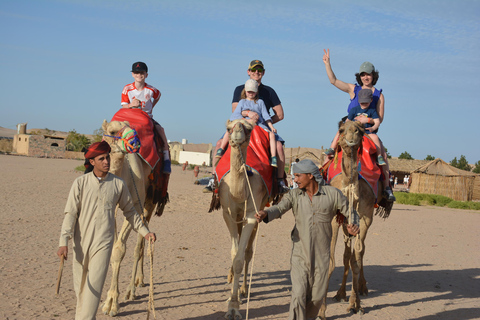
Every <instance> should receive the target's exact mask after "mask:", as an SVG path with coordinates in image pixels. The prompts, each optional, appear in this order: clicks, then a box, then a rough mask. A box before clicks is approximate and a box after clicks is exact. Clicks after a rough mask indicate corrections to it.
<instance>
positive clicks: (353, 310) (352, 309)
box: [347, 308, 357, 314]
mask: <svg viewBox="0 0 480 320" xmlns="http://www.w3.org/2000/svg"><path fill="white" fill-rule="evenodd" d="M347 311H348V313H350V314H357V310H355V308H348V309H347Z"/></svg>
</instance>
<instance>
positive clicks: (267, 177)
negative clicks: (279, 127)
mask: <svg viewBox="0 0 480 320" xmlns="http://www.w3.org/2000/svg"><path fill="white" fill-rule="evenodd" d="M230 151H231V148H230V146H229V147H228V148H227V150H226V151H225V154H224V155H223V157H222V158H221V159H220V161H219V162H218V164H217V167H216V168H215V174H216V175H217V181H218V182H219V183H220V181H221V180H222V179H223V177H224V176H225V175H226V174H227V173H228V172H229V171H230ZM245 162H246V163H247V166H248V167H250V168H251V169H252V170H255V171H256V172H257V173H258V174H259V175H260V176H261V177H262V179H263V183H264V184H265V187H266V188H267V190H268V195H269V196H271V195H272V187H273V177H272V175H273V168H272V166H271V165H270V143H269V139H268V133H267V132H266V131H265V130H263V129H262V128H261V127H259V126H256V127H255V128H254V129H253V130H252V133H251V134H250V144H249V145H248V147H247V159H245ZM250 168H249V169H250Z"/></svg>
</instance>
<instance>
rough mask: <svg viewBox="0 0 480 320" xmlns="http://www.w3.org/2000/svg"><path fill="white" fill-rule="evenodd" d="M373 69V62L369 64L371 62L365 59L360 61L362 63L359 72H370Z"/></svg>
mask: <svg viewBox="0 0 480 320" xmlns="http://www.w3.org/2000/svg"><path fill="white" fill-rule="evenodd" d="M373 71H375V67H374V66H373V64H371V63H370V62H368V61H365V62H364V63H362V65H361V66H360V72H359V73H362V72H365V73H372V72H373Z"/></svg>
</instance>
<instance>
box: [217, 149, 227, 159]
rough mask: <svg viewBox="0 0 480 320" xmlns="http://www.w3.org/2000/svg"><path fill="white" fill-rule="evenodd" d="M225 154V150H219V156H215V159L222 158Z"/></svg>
mask: <svg viewBox="0 0 480 320" xmlns="http://www.w3.org/2000/svg"><path fill="white" fill-rule="evenodd" d="M224 153H225V150H223V149H222V148H219V149H218V150H217V154H216V155H215V158H221V157H222V156H223V154H224Z"/></svg>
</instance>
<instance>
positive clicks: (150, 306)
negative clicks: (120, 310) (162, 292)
mask: <svg viewBox="0 0 480 320" xmlns="http://www.w3.org/2000/svg"><path fill="white" fill-rule="evenodd" d="M125 158H126V159H127V165H128V170H129V171H130V177H131V178H132V183H133V187H134V189H135V193H136V195H137V200H138V204H139V205H140V209H141V210H142V211H141V213H140V217H141V218H142V221H143V224H144V225H147V219H146V218H145V216H144V215H143V205H142V201H141V200H140V194H139V193H138V189H137V184H136V183H135V177H134V175H133V170H132V166H131V165H130V161H129V160H128V157H127V156H125ZM115 225H116V223H115ZM154 247H155V245H154V243H153V241H152V240H151V239H150V240H149V241H148V256H149V257H150V288H149V290H148V291H149V294H148V305H147V320H148V319H150V312H152V314H153V318H154V319H157V316H156V314H155V302H154V299H153V251H154Z"/></svg>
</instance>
